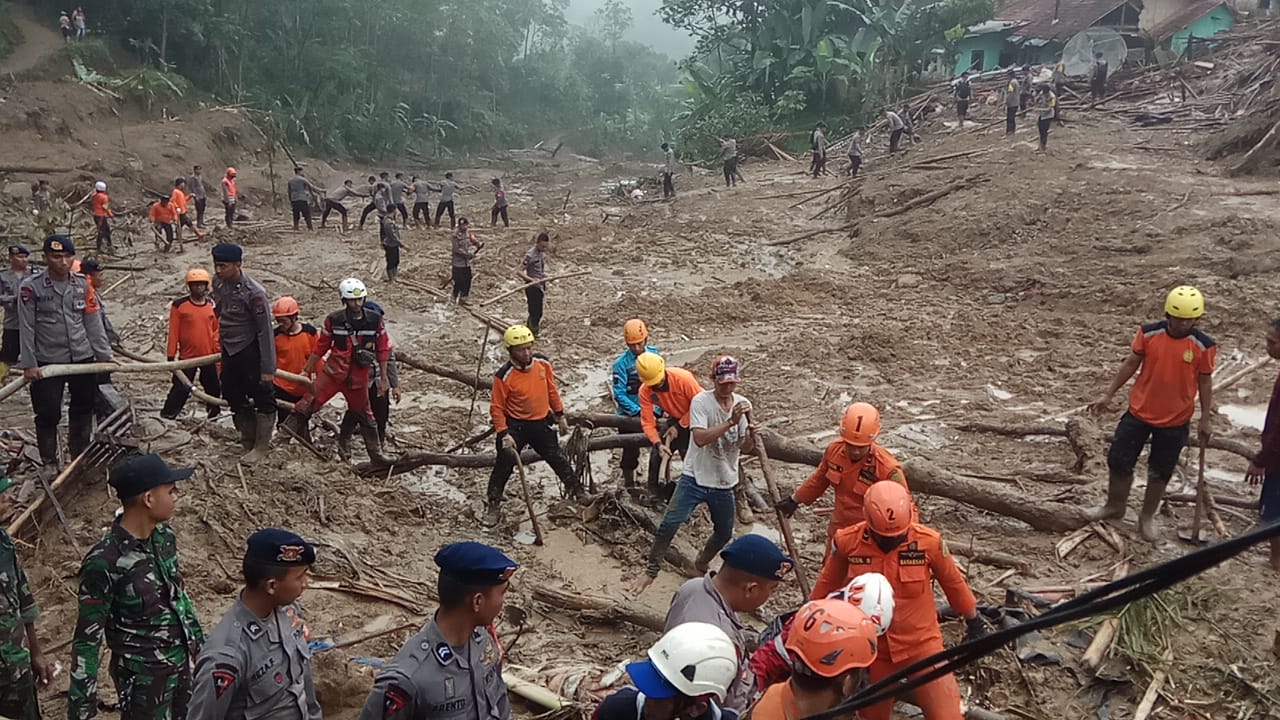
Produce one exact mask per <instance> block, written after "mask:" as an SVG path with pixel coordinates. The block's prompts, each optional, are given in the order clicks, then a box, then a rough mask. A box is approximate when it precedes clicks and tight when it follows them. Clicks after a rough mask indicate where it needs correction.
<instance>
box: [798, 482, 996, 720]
mask: <svg viewBox="0 0 1280 720" xmlns="http://www.w3.org/2000/svg"><path fill="white" fill-rule="evenodd" d="M863 507H864V508H865V511H866V520H865V521H864V522H860V523H858V524H857V525H853V526H850V527H847V528H844V529H842V530H839V531H837V532H836V535H835V539H834V540H833V541H832V547H831V550H830V551H829V552H828V554H827V559H826V561H825V562H824V563H823V564H822V573H821V574H820V575H819V576H818V582H817V583H816V584H815V585H814V588H813V593H812V594H811V595H810V598H811V599H813V600H818V599H821V598H825V597H827V595H829V594H831V593H832V592H834V591H835V590H838V589H840V588H841V587H842V586H843V585H845V584H846V583H848V582H849V581H850V580H851V579H853V578H854V577H855V576H857V575H860V574H862V573H868V572H875V573H880V574H882V575H884V576H885V577H886V578H888V579H889V584H890V585H892V586H893V598H894V610H893V623H892V624H891V625H890V626H889V631H888V632H887V633H885V634H884V635H882V636H881V637H880V643H879V652H878V654H877V656H876V660H875V662H874V663H872V665H871V668H870V671H869V673H868V674H869V678H868V679H869V680H870V682H872V683H876V682H879V681H880V680H882V679H883V678H885V677H888V676H889V675H891V674H892V673H893V672H894V671H896V670H897V669H899V668H902V667H906V666H908V665H911V664H912V663H914V662H916V661H917V660H921V659H923V658H925V657H928V656H930V655H933V654H934V653H938V652H941V651H942V650H943V646H942V628H941V627H940V626H939V625H938V609H937V607H936V606H935V605H934V601H933V581H934V580H937V582H938V584H939V585H941V586H942V592H943V593H944V594H945V595H946V596H947V601H948V602H950V603H951V607H952V608H954V609H955V611H956V612H957V613H959V614H960V615H961V616H963V617H964V619H965V627H966V631H965V641H966V642H967V641H969V640H977V639H979V638H982V637H985V636H986V634H987V626H986V623H985V622H984V621H983V619H982V617H981V616H980V615H979V614H978V603H977V600H976V599H975V598H974V597H973V592H972V591H971V590H970V589H969V585H968V584H967V583H966V582H965V580H964V576H963V575H961V574H960V569H959V568H958V567H956V563H955V560H953V559H952V558H951V553H950V551H948V550H947V546H946V544H945V543H943V541H942V536H941V535H940V534H939V533H938V531H937V530H934V529H933V528H930V527H925V526H924V525H921V524H920V523H917V522H913V521H912V518H913V516H914V512H915V504H914V503H913V502H912V500H911V494H910V493H909V492H908V491H907V489H906V488H905V487H903V486H902V485H899V484H898V483H895V482H888V481H884V482H878V483H876V484H874V485H872V486H871V487H870V488H868V489H867V492H866V495H865V496H864V497H863ZM915 704H916V705H918V706H919V707H920V709H921V710H923V711H924V717H925V720H963V718H964V713H963V712H962V711H961V709H960V689H959V687H958V686H957V685H956V679H955V676H954V675H950V674H948V675H943V676H942V677H939V678H937V679H936V680H933V681H932V682H929V683H926V684H924V685H921V686H920V687H918V688H916V690H915ZM892 712H893V700H892V699H890V700H886V701H884V702H882V703H877V704H875V705H872V706H870V707H867V708H865V709H862V710H859V711H858V714H859V717H860V718H862V720H889V718H890V716H891V714H892Z"/></svg>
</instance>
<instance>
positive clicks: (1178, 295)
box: [1164, 285, 1204, 320]
mask: <svg viewBox="0 0 1280 720" xmlns="http://www.w3.org/2000/svg"><path fill="white" fill-rule="evenodd" d="M1164 313H1165V314H1166V315H1168V316H1170V317H1176V318H1184V319H1187V320H1192V319H1195V318H1198V317H1200V316H1201V315H1204V295H1201V294H1200V291H1199V290H1197V289H1195V288H1193V287H1191V286H1190V285H1180V286H1178V287H1176V288H1174V289H1172V290H1170V291H1169V296H1168V297H1166V298H1165V300H1164Z"/></svg>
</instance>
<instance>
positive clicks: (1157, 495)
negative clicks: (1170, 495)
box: [1138, 477, 1169, 542]
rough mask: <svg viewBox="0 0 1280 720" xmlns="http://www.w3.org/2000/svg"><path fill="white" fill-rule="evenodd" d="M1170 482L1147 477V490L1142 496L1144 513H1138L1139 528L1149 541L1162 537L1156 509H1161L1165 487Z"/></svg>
mask: <svg viewBox="0 0 1280 720" xmlns="http://www.w3.org/2000/svg"><path fill="white" fill-rule="evenodd" d="M1168 484H1169V481H1168V480H1161V479H1159V478H1152V477H1148V478H1147V492H1146V494H1145V495H1143V497H1142V513H1141V514H1140V515H1138V530H1139V532H1141V533H1142V537H1144V538H1146V539H1147V540H1148V541H1149V542H1155V541H1156V540H1158V539H1159V538H1160V535H1159V528H1158V526H1157V525H1156V511H1157V510H1159V509H1160V501H1161V500H1163V499H1164V489H1165V487H1166V486H1168Z"/></svg>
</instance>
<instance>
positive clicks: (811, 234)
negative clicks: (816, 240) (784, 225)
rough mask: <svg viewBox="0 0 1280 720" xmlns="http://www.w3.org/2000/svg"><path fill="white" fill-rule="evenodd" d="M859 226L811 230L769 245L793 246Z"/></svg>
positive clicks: (846, 225)
mask: <svg viewBox="0 0 1280 720" xmlns="http://www.w3.org/2000/svg"><path fill="white" fill-rule="evenodd" d="M857 226H858V223H857V222H850V223H845V224H844V225H840V226H839V227H832V228H821V229H818V230H810V231H809V232H803V233H800V234H799V235H793V236H791V237H789V238H783V239H782V240H774V241H772V242H769V243H767V244H769V245H773V246H775V247H780V246H782V245H791V244H793V243H798V242H800V241H801V240H808V239H809V238H811V237H816V236H818V235H825V234H827V233H835V232H840V231H842V230H851V229H853V228H855V227H857Z"/></svg>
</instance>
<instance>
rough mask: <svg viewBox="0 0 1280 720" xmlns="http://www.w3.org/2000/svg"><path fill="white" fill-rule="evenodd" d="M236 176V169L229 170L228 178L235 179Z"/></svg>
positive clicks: (230, 168)
mask: <svg viewBox="0 0 1280 720" xmlns="http://www.w3.org/2000/svg"><path fill="white" fill-rule="evenodd" d="M235 176H236V169H235V168H233V167H229V168H227V177H235Z"/></svg>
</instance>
